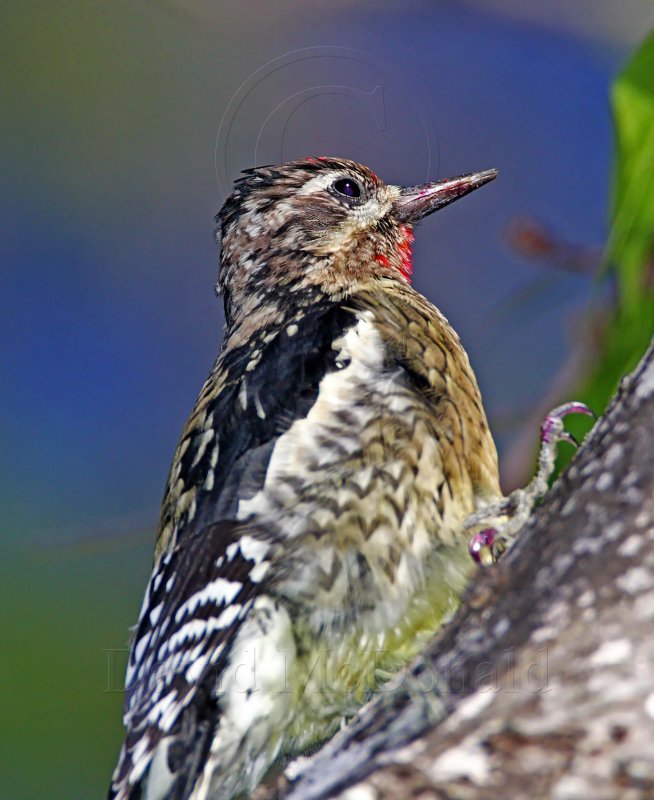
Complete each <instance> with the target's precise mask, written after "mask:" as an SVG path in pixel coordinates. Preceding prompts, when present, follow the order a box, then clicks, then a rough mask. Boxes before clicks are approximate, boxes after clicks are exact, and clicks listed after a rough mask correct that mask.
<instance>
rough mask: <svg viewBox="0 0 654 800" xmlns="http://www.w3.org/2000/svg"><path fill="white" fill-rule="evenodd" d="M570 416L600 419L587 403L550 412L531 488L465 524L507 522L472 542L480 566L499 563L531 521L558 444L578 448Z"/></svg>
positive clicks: (545, 423)
mask: <svg viewBox="0 0 654 800" xmlns="http://www.w3.org/2000/svg"><path fill="white" fill-rule="evenodd" d="M568 414H584V415H585V416H587V417H592V418H593V419H597V417H596V416H595V414H594V413H593V412H592V411H591V409H590V408H588V406H587V405H584V403H578V402H572V403H565V404H564V405H561V406H558V407H557V408H555V409H553V410H552V411H550V413H549V414H548V415H547V416H546V417H545V419H544V420H543V424H542V425H541V427H540V441H541V450H540V454H539V457H538V471H537V472H536V475H535V476H534V477H533V479H532V480H531V481H530V483H529V485H528V486H527V487H526V488H524V489H516V490H515V491H513V492H511V494H510V495H509V496H508V497H505V498H503V499H502V500H500V501H499V502H498V503H494V504H492V505H489V506H487V507H485V508H482V509H480V510H478V511H476V512H475V513H473V514H471V515H470V516H469V517H468V518H467V519H466V521H465V522H464V528H472V527H475V526H477V525H480V524H483V523H484V522H486V524H488V522H489V521H491V520H496V519H497V517H506V518H507V519H505V521H503V522H501V523H500V524H499V525H498V527H497V528H484V529H483V530H480V531H479V532H478V533H476V534H474V536H473V537H472V538H471V539H470V543H469V545H468V549H469V551H470V555H471V556H472V558H473V559H474V561H476V562H477V563H478V564H492V563H494V562H495V561H497V559H498V558H499V557H500V555H501V554H502V553H503V552H504V550H506V549H507V548H508V547H510V545H511V543H512V542H513V540H514V539H515V536H516V535H517V533H518V532H519V531H520V529H521V528H522V526H523V525H524V523H525V522H526V521H527V520H528V519H529V516H530V515H531V512H532V510H533V507H534V506H535V504H536V503H537V502H538V500H540V499H541V497H543V495H544V494H545V492H546V491H547V489H548V486H549V478H550V476H551V475H552V472H553V470H554V463H555V459H556V446H557V444H558V443H559V442H568V443H569V444H572V445H574V446H575V447H579V442H578V441H577V439H575V437H574V436H573V435H572V434H571V433H569V432H568V431H566V430H565V429H564V427H563V420H564V419H565V417H567V416H568ZM496 524H497V523H496Z"/></svg>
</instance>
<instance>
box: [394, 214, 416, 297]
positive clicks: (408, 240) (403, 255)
mask: <svg viewBox="0 0 654 800" xmlns="http://www.w3.org/2000/svg"><path fill="white" fill-rule="evenodd" d="M400 233H401V234H402V238H401V239H400V243H399V245H398V246H397V251H398V254H399V256H400V263H401V264H402V266H401V267H400V271H401V273H402V275H403V276H404V278H405V280H406V282H407V283H411V276H412V275H413V239H414V236H413V230H412V229H411V226H410V225H402V226H401V227H400Z"/></svg>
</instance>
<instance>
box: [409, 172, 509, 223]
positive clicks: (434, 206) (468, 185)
mask: <svg viewBox="0 0 654 800" xmlns="http://www.w3.org/2000/svg"><path fill="white" fill-rule="evenodd" d="M496 177H497V170H496V169H487V170H484V171H483V172H473V173H471V174H470V175H460V176H459V177H458V178H446V179H445V180H444V181H435V182H434V183H423V184H422V185H421V186H409V187H407V188H406V189H402V190H401V191H400V196H399V197H398V198H397V200H396V201H395V217H396V218H397V219H398V220H399V221H400V222H405V223H408V224H409V225H413V224H414V223H416V222H418V220H421V219H422V218H423V217H426V216H427V215H428V214H433V213H434V211H438V209H439V208H443V207H444V206H446V205H448V204H449V203H451V202H453V201H454V200H458V199H459V197H463V196H464V195H466V194H468V193H469V192H473V191H474V190H475V189H478V188H479V187H480V186H483V185H484V184H485V183H488V182H489V181H492V180H494V179H495V178H496Z"/></svg>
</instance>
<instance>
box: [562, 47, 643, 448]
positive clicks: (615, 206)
mask: <svg viewBox="0 0 654 800" xmlns="http://www.w3.org/2000/svg"><path fill="white" fill-rule="evenodd" d="M611 103H612V112H613V124H614V130H615V150H614V164H613V181H612V183H613V185H612V197H611V232H610V236H609V241H608V244H607V247H606V251H605V256H604V264H603V267H602V269H601V272H600V280H601V281H602V282H605V281H606V280H607V279H608V280H610V281H612V282H613V284H614V286H615V293H614V298H613V303H612V305H611V307H610V309H609V310H608V311H607V310H606V309H605V308H603V309H602V311H601V312H599V313H598V309H597V303H596V302H595V301H593V302H592V303H591V309H590V312H589V317H590V319H589V332H588V335H589V336H591V335H592V332H593V329H594V330H595V332H597V330H599V342H598V343H597V344H596V345H595V346H594V348H593V350H594V353H595V356H594V360H593V363H592V364H591V365H590V370H589V373H588V374H587V375H586V378H585V381H584V383H583V384H582V386H581V387H580V388H579V389H578V390H577V391H575V393H574V394H575V399H577V400H581V401H582V402H585V403H587V404H588V405H589V406H590V407H591V408H592V409H593V410H594V411H596V412H597V413H601V412H602V411H603V410H604V408H605V407H606V405H607V403H608V402H609V400H610V399H611V397H612V396H613V394H614V393H615V391H616V388H617V386H618V383H619V381H620V378H621V377H622V376H623V375H625V374H626V373H628V372H629V371H630V370H632V369H633V368H634V367H635V365H636V364H637V363H638V361H639V359H640V357H641V356H642V355H643V353H644V351H645V349H646V348H647V345H648V344H649V342H650V340H651V338H652V335H653V334H654V32H652V33H650V35H649V36H648V38H647V39H646V40H645V42H644V43H643V44H642V45H641V47H640V48H639V49H638V50H637V51H636V52H635V54H634V55H633V56H632V57H631V59H630V60H629V62H628V63H627V65H626V66H625V67H624V69H623V70H622V72H621V73H620V74H619V75H618V77H617V79H616V81H615V83H614V84H613V87H612V91H611ZM597 316H599V317H600V319H599V321H598V322H597V321H596V322H595V323H593V318H596V317H597ZM568 427H569V429H570V430H571V432H572V433H574V434H575V435H579V434H581V433H582V432H583V431H585V430H587V427H588V426H587V423H586V422H585V421H583V420H579V419H571V420H570V424H569V426H568ZM564 457H566V458H567V457H569V454H568V452H567V448H566V453H565V454H564Z"/></svg>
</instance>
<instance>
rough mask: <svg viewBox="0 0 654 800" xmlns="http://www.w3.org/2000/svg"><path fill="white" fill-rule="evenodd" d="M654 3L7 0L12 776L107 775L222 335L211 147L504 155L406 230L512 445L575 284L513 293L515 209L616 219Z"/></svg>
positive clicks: (1, 39)
mask: <svg viewBox="0 0 654 800" xmlns="http://www.w3.org/2000/svg"><path fill="white" fill-rule="evenodd" d="M525 5H527V6H528V7H529V8H528V9H525V8H524V6H525ZM545 6H546V7H545ZM653 23H654V8H652V6H651V3H649V2H648V0H642V2H641V1H639V2H636V1H635V0H634V1H632V2H622V3H613V2H609V0H584V1H583V2H582V1H581V0H578V1H576V0H568V2H563V0H560V1H559V0H557V1H556V2H550V3H548V4H536V3H528V4H524V3H521V2H519V0H497V2H490V3H489V2H481V0H479V1H478V2H440V3H420V2H410V1H409V2H407V1H406V0H405V1H404V2H400V0H398V1H397V2H377V3H373V2H370V3H368V2H363V3H354V2H351V3H350V2H332V3H326V2H325V3H322V2H315V3H313V4H310V5H309V6H308V5H307V4H302V3H299V2H291V0H284V2H279V3H275V4H272V3H271V4H257V3H254V2H238V3H237V2H222V3H217V2H208V0H205V1H204V2H201V1H200V0H192V1H190V2H142V3H140V4H136V3H128V2H122V1H119V2H114V3H111V4H103V3H91V4H89V3H81V2H77V3H76V2H52V3H48V2H42V3H37V2H31V1H30V2H21V3H11V2H9V3H4V4H3V7H2V10H0V53H1V54H2V59H1V62H0V64H1V76H0V92H1V94H0V98H1V100H2V104H1V106H0V108H1V111H0V137H1V138H0V169H1V172H2V182H1V184H0V252H1V254H2V255H1V261H0V334H1V335H0V386H1V392H0V404H1V408H2V414H1V415H0V425H1V437H2V438H1V441H2V445H1V448H0V503H1V508H2V518H1V521H0V546H1V547H2V552H3V554H4V558H3V559H2V562H1V565H0V600H1V601H2V609H3V612H4V613H3V614H2V617H3V628H4V626H5V625H6V631H3V638H2V641H3V644H4V648H5V650H4V658H3V659H2V663H1V666H0V676H1V677H2V686H3V695H4V696H3V700H2V705H3V706H5V709H6V713H7V715H8V716H7V720H8V722H5V723H4V725H3V726H2V727H3V733H2V734H1V736H2V737H3V739H2V741H0V754H1V755H0V759H2V760H4V761H5V763H4V764H2V766H1V770H2V774H3V783H4V784H5V785H7V787H8V788H9V787H10V788H11V791H10V792H9V793H8V794H7V796H11V797H12V798H13V800H17V799H18V798H34V797H45V796H47V797H49V798H68V800H70V798H87V797H92V796H101V795H102V792H103V791H104V786H105V783H106V781H107V780H108V777H109V774H110V770H111V768H112V766H113V762H114V759H115V756H116V754H117V750H118V747H119V741H120V722H119V716H120V711H119V709H120V703H121V696H120V692H119V688H120V685H121V681H122V670H123V667H124V652H117V651H121V650H124V648H125V646H126V645H125V643H126V640H127V628H128V626H129V625H130V624H132V623H133V622H135V620H136V617H137V614H138V609H139V605H140V600H141V595H142V592H143V589H144V587H145V582H146V579H147V575H148V571H149V566H150V559H151V543H152V539H153V533H154V526H155V522H156V517H157V511H158V503H159V499H160V496H161V492H162V489H163V483H164V480H165V477H166V473H167V469H168V464H169V460H170V458H171V455H172V451H173V448H174V446H175V444H176V440H177V437H178V435H179V433H180V430H181V427H182V424H183V422H184V419H185V417H186V415H187V413H188V412H189V410H190V408H191V406H192V404H193V402H194V400H195V397H196V394H197V392H198V390H199V387H200V385H201V383H202V381H203V379H204V377H205V375H206V373H207V372H208V370H209V368H210V366H211V363H212V361H213V359H214V357H215V355H216V353H217V350H218V346H219V342H220V337H221V327H222V310H221V307H220V303H219V301H217V300H216V298H215V297H214V294H213V284H214V281H215V277H216V268H217V259H218V249H217V247H216V245H215V243H214V241H213V219H212V218H213V216H214V215H215V213H216V212H217V210H218V208H219V207H220V204H221V202H222V199H223V198H222V195H221V186H219V182H218V180H217V173H216V163H215V159H216V158H217V161H218V174H219V175H221V174H222V170H223V168H225V174H226V176H227V178H228V179H229V180H233V179H234V178H235V177H236V176H237V174H238V171H239V170H240V169H243V168H245V167H249V166H252V165H253V164H254V163H255V160H256V161H258V162H259V163H268V162H270V161H279V160H280V158H283V159H289V158H295V157H300V156H303V155H342V156H347V157H351V158H355V159H358V160H360V161H363V162H364V163H367V164H368V165H369V166H370V167H372V168H373V169H374V170H375V171H376V172H378V174H379V175H380V176H381V177H382V178H384V179H385V180H387V181H389V182H398V183H406V184H410V183H418V182H422V181H424V180H425V179H426V178H427V173H428V172H429V177H430V178H432V179H435V178H438V177H446V176H448V175H453V174H459V173H462V172H468V171H473V170H478V169H485V168H488V167H497V168H498V169H499V170H500V178H499V180H498V181H496V182H495V183H493V184H492V185H490V186H488V187H486V188H484V189H483V190H482V191H480V192H479V193H476V194H475V195H474V196H472V197H470V198H467V199H466V200H463V201H462V202H461V203H457V204H456V205H455V206H453V207H451V208H449V209H447V210H445V211H443V212H442V213H441V214H438V215H436V217H433V218H430V220H429V221H427V222H425V224H424V225H422V226H421V227H420V228H419V229H418V231H417V239H416V246H415V285H416V287H417V288H418V289H419V290H420V291H421V292H423V293H424V294H426V295H427V296H428V297H429V298H430V299H431V300H433V301H434V302H435V303H436V304H437V305H438V306H439V307H440V308H441V309H442V310H443V311H444V312H445V314H446V315H447V316H448V318H449V319H450V321H451V322H452V323H453V324H454V326H455V327H456V329H457V330H458V331H459V333H460V335H461V337H462V339H463V342H464V344H465V346H466V348H467V350H468V352H469V354H470V357H471V360H472V362H473V365H474V367H475V369H476V372H477V375H478V377H479V380H480V383H481V386H482V391H483V392H484V396H485V400H486V406H487V410H488V413H489V416H490V418H491V424H492V425H493V427H494V428H495V430H496V432H497V438H498V441H499V444H500V448H501V450H502V451H506V447H507V445H508V444H509V443H510V440H511V436H512V434H513V433H515V427H516V426H517V424H518V423H519V421H520V418H521V415H522V414H524V412H525V409H527V410H528V409H529V408H530V407H531V406H533V405H535V404H537V403H538V401H539V398H541V397H542V396H543V394H544V393H545V392H546V390H547V387H548V386H549V385H550V384H551V381H552V379H553V376H554V375H555V374H556V373H557V371H558V369H559V368H560V365H561V363H562V362H563V360H564V358H565V356H566V353H567V352H568V349H569V340H570V331H571V329H572V328H573V327H574V321H575V318H576V317H577V316H578V315H579V314H580V313H582V311H583V308H584V303H585V300H586V299H587V297H588V294H589V291H590V286H591V279H590V278H589V277H575V276H572V275H566V274H563V273H562V274H560V275H556V276H555V279H554V280H551V281H549V282H547V284H544V288H542V290H541V291H538V292H536V293H535V294H532V295H531V296H530V297H529V299H526V300H525V301H524V302H521V303H511V302H510V301H511V298H515V297H522V296H524V297H527V294H524V295H523V294H521V293H522V292H525V290H527V289H528V288H529V287H530V286H532V285H533V284H534V281H538V280H539V279H540V278H541V277H542V272H541V269H542V268H541V267H538V266H536V265H535V264H534V263H530V262H528V261H526V260H524V259H523V258H521V257H520V256H518V255H517V254H516V253H515V252H512V251H511V250H510V249H509V248H508V247H507V246H506V243H505V241H506V240H505V231H506V228H507V225H508V224H509V223H510V222H511V221H512V220H514V219H515V218H516V217H521V216H528V217H534V218H536V219H538V220H540V221H541V222H543V223H544V224H545V225H546V226H548V227H549V228H551V230H552V231H554V232H556V234H557V235H559V236H560V237H562V238H563V239H567V240H570V241H572V242H577V243H579V244H582V245H589V246H596V245H598V244H601V243H602V242H603V241H604V238H605V235H606V224H607V205H608V201H607V197H608V187H609V176H610V157H611V124H610V113H609V104H608V91H609V85H610V82H611V80H612V78H613V77H614V76H615V74H616V72H617V70H618V69H619V67H620V66H621V64H622V63H623V62H624V59H625V57H626V55H627V54H628V52H629V51H630V49H631V48H632V47H633V46H634V44H635V43H636V42H637V41H638V40H639V39H640V38H641V37H642V36H644V35H645V33H646V32H647V30H648V29H649V28H650V27H651V25H652V24H653ZM291 51H301V52H300V53H297V54H296V55H294V56H286V57H285V58H283V57H284V56H285V54H288V53H289V52H291ZM275 59H277V61H275ZM270 62H274V63H272V64H270ZM266 65H268V66H266ZM257 70H261V71H260V72H259V73H258V75H257V76H256V78H254V79H252V80H250V81H249V82H248V79H249V78H250V76H252V75H253V73H256V72H257ZM244 82H245V84H246V85H245V86H243V84H244ZM239 87H241V88H240V89H239ZM376 87H377V88H376ZM289 98H294V99H291V100H289ZM232 100H233V102H232V105H231V106H230V101H232ZM226 112H227V117H225V122H224V124H223V127H222V129H221V131H220V134H221V135H220V136H219V137H218V141H217V136H218V132H219V126H220V123H221V119H223V115H225V113H226ZM229 124H231V127H230V128H229V134H227V127H228V125H229ZM257 137H259V141H258V144H257ZM223 183H224V180H223ZM507 309H508V310H507Z"/></svg>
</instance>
